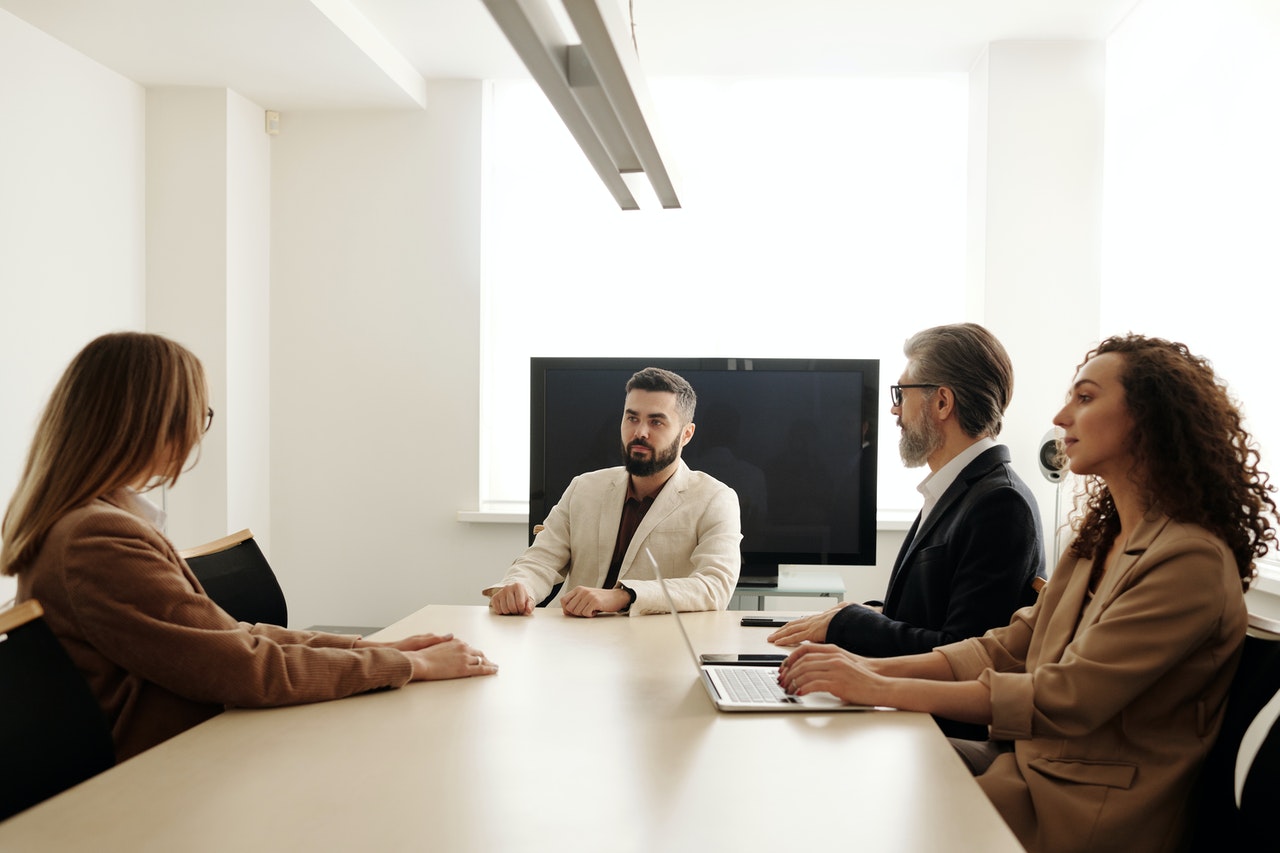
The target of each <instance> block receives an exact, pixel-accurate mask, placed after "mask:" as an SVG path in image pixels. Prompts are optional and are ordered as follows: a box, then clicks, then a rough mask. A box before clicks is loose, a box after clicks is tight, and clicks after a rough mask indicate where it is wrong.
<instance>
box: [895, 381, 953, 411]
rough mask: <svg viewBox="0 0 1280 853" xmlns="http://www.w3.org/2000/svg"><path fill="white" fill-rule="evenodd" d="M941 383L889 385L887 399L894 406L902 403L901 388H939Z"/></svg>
mask: <svg viewBox="0 0 1280 853" xmlns="http://www.w3.org/2000/svg"><path fill="white" fill-rule="evenodd" d="M941 387H942V386H941V385H890V386H889V400H890V401H891V402H892V403H893V405H895V406H901V405H902V389H903V388H941Z"/></svg>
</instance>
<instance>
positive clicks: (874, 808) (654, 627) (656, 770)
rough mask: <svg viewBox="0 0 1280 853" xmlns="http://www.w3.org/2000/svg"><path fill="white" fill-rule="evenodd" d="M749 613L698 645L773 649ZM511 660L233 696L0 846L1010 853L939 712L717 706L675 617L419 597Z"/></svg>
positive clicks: (715, 628)
mask: <svg viewBox="0 0 1280 853" xmlns="http://www.w3.org/2000/svg"><path fill="white" fill-rule="evenodd" d="M740 615H741V614H740V613H735V612H720V613H689V614H685V615H684V617H683V618H684V620H685V626H686V628H687V629H688V632H689V635H690V637H691V640H692V642H693V645H694V646H695V648H696V649H697V650H698V651H699V652H768V651H777V650H776V649H774V648H773V647H770V646H769V645H768V643H767V642H766V641H765V637H766V636H767V635H768V633H769V629H766V628H744V627H741V626H740V625H739V624H738V619H739V616H740ZM421 632H435V633H443V632H453V633H454V634H455V635H457V636H459V637H461V638H463V639H465V640H466V641H467V642H469V643H471V644H472V645H474V646H476V647H477V648H480V649H482V650H483V651H484V652H485V654H486V655H488V656H489V657H490V658H491V659H492V660H494V661H496V662H497V663H498V664H499V665H500V667H501V670H500V672H499V674H498V675H496V676H492V677H487V678H474V679H463V680H457V681H445V682H427V683H415V684H410V685H408V686H406V687H404V688H402V689H400V690H387V691H379V692H374V693H368V694H364V695H360V696H354V697H351V698H348V699H343V700H339V701H335V702H324V703H318V704H313V705H300V706H293V707H287V708H271V709H263V710H243V709H242V710H230V711H227V712H226V713H224V714H221V715H219V716H217V717H215V718H213V719H212V720H209V721H208V722H206V723H203V724H201V725H199V726H197V727H195V728H194V729H191V730H189V731H187V732H185V733H183V734H181V735H179V736H177V737H175V738H172V739H171V740H169V741H166V742H165V743H163V744H160V745H159V746H157V747H155V748H153V749H151V750H148V751H147V752H145V753H143V754H142V755H140V756H138V757H136V758H134V759H132V760H130V761H126V762H124V763H123V764H121V765H119V766H117V767H115V768H112V769H111V770H108V771H107V772H105V773H103V774H100V775H99V776H97V777H95V778H93V779H90V780H89V781H87V782H85V783H83V784H81V785H79V786H77V787H75V788H73V789H71V790H69V791H66V792H64V793H63V794H60V795H59V796H57V797H54V798H53V799H51V800H48V801H46V802H44V803H42V804H40V805H38V806H35V807H34V808H32V809H29V810H28V811H26V812H24V813H22V814H19V815H17V816H15V817H13V818H11V819H10V820H8V821H6V822H4V823H0V851H10V850H21V851H43V850H56V851H63V850H94V851H131V853H136V851H214V850H217V851H224V850H271V851H293V850H299V851H301V850H306V851H330V850H343V851H345V850H353V851H354V850H360V851H363V850H378V851H418V850H438V851H495V852H496V853H505V851H548V853H565V851H646V852H647V851H662V852H663V853H665V851H719V850H724V851H755V850H768V851H777V850H786V849H795V848H797V847H804V848H806V849H814V850H832V851H834V850H849V849H856V850H861V851H899V850H900V851H938V850H946V851H982V853H997V851H1005V850H1008V851H1017V850H1020V849H1021V848H1020V847H1019V845H1018V843H1017V841H1016V840H1015V839H1014V837H1013V835H1012V834H1011V833H1010V832H1009V830H1008V829H1007V828H1006V826H1005V824H1004V823H1003V821H1002V820H1001V819H1000V817H999V815H998V814H997V813H996V811H995V810H994V809H993V808H992V806H991V805H990V803H989V802H988V801H987V799H986V797H985V796H984V795H983V793H982V791H981V790H980V789H979V788H978V786H977V785H976V784H975V783H974V781H973V779H972V778H971V777H970V776H969V774H968V772H967V771H966V770H965V768H964V765H963V764H962V763H961V761H960V760H959V758H958V757H957V756H956V755H955V754H954V752H953V750H952V748H951V746H950V745H949V744H948V742H947V741H946V739H945V738H944V737H943V736H942V735H941V733H940V732H939V731H938V729H937V727H936V726H935V724H934V723H933V721H932V720H931V719H930V718H929V717H928V716H927V715H924V714H916V713H907V712H901V711H868V712H844V713H830V712H806V713H786V714H777V713H723V712H717V711H716V710H715V709H714V708H713V707H712V705H711V703H710V701H709V699H708V697H707V696H706V694H705V692H704V690H703V687H702V685H701V682H700V681H699V680H698V676H697V673H696V671H695V668H694V664H693V661H692V660H691V658H690V656H689V654H688V651H687V648H686V646H685V645H684V642H683V640H682V639H681V635H680V633H679V631H678V626H677V625H676V623H675V621H674V618H673V617H672V616H670V615H669V614H667V615H655V616H640V617H631V618H628V617H625V616H612V617H598V618H595V619H577V618H572V617H566V616H564V615H563V614H562V613H561V612H560V610H558V609H550V608H548V609H545V610H538V611H536V612H535V613H534V615H533V616H531V617H512V616H495V615H493V614H491V613H490V612H489V611H488V609H487V608H485V607H483V606H439V605H431V606H428V607H424V608H422V609H421V610H419V611H417V612H416V613H414V614H412V615H411V616H409V617H407V618H405V619H403V620H401V621H399V622H397V623H395V624H394V625H391V626H390V627H388V628H386V629H384V630H383V631H381V632H380V633H379V634H378V635H376V636H375V637H374V638H375V639H394V638H398V637H401V636H405V635H408V634H412V633H421Z"/></svg>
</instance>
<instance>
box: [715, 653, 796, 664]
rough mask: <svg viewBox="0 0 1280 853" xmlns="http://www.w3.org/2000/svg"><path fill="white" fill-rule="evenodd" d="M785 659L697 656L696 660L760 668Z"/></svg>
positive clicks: (779, 656) (742, 656)
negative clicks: (755, 665)
mask: <svg viewBox="0 0 1280 853" xmlns="http://www.w3.org/2000/svg"><path fill="white" fill-rule="evenodd" d="M786 659H787V656H786V655H748V654H740V655H733V654H728V655H698V660H700V661H702V662H703V663H754V664H759V665H760V666H777V665H778V664H780V663H782V662H783V661H784V660H786Z"/></svg>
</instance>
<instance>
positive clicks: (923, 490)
mask: <svg viewBox="0 0 1280 853" xmlns="http://www.w3.org/2000/svg"><path fill="white" fill-rule="evenodd" d="M995 446H996V440H995V439H994V438H992V437H991V436H983V437H982V438H980V439H978V440H977V441H975V442H974V443H973V444H971V445H969V446H968V447H966V448H965V449H964V450H962V451H960V452H959V453H957V454H956V455H955V457H954V458H953V459H952V460H951V461H950V462H948V463H947V464H946V465H943V466H942V467H941V468H939V469H938V470H937V471H934V472H932V473H930V474H929V476H928V477H925V478H924V479H923V480H921V481H920V485H918V486H916V491H917V492H919V493H920V494H922V495H924V506H922V507H921V508H920V526H921V527H923V526H924V520H925V519H926V518H928V517H929V513H931V512H933V508H934V507H935V506H937V505H938V501H939V500H940V499H941V498H942V496H943V495H944V494H945V493H946V491H947V489H949V488H951V484H952V483H954V482H955V481H956V477H959V476H960V472H961V471H963V470H964V469H965V466H966V465H968V464H969V463H970V462H972V461H973V460H975V459H977V458H978V457H979V456H981V455H982V454H983V453H985V452H986V451H988V450H990V449H991V448H993V447H995Z"/></svg>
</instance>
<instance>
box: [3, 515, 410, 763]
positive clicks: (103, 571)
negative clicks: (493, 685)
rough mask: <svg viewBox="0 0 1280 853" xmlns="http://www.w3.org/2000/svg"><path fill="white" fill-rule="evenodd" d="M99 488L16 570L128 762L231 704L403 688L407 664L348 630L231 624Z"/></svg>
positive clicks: (179, 563) (144, 527) (179, 564)
mask: <svg viewBox="0 0 1280 853" xmlns="http://www.w3.org/2000/svg"><path fill="white" fill-rule="evenodd" d="M126 504H127V500H125V499H117V498H104V499H100V500H96V501H94V502H93V503H91V504H89V505H88V506H85V507H81V508H80V509H77V510H73V511H72V512H70V513H68V514H67V515H66V516H65V517H63V518H62V519H60V520H59V521H58V522H57V524H55V525H54V526H53V528H52V529H51V530H50V532H49V535H48V537H47V538H46V539H45V542H44V544H43V545H42V546H41V547H40V551H39V553H38V554H37V555H36V557H35V559H34V560H33V561H32V562H31V563H30V564H29V565H27V566H26V567H25V568H23V570H22V571H21V573H20V574H19V575H18V600H19V601H25V600H26V599H29V598H36V599H39V601H40V603H41V605H42V606H43V607H44V613H45V619H46V620H47V621H48V624H49V627H50V628H52V629H53V632H54V633H55V634H56V635H57V636H58V639H59V640H61V641H62V645H63V646H64V647H65V648H66V649H67V652H68V654H70V656H71V659H72V660H73V661H75V663H76V666H77V667H78V668H79V669H80V671H81V672H83V673H84V674H85V677H86V678H87V679H88V681H89V686H90V688H91V689H92V690H93V694H94V695H95V696H96V697H97V699H98V702H99V703H100V704H101V705H102V708H103V711H105V712H106V714H107V718H108V720H109V721H110V722H111V727H112V734H113V736H114V738H115V743H116V753H117V757H118V758H119V759H120V760H124V759H126V758H129V757H131V756H133V755H136V754H137V753H139V752H142V751H143V750H144V749H148V748H149V747H151V746H154V745H155V744H157V743H160V742H161V741H163V740H166V739H168V738H170V737H172V736H173V735H176V734H178V733H179V732H181V731H184V730H186V729H188V728H190V727H191V726H194V725H196V724H197V723H200V722H203V721H204V720H206V719H208V718H210V717H212V716H214V715H215V714H217V713H219V712H220V711H222V710H223V708H224V707H226V706H228V705H238V706H242V707H264V706H270V705H289V704H296V703H302V702H315V701H320V700H325V699H337V698H339V697H342V696H349V695H351V694H353V693H360V692H363V691H366V690H372V689H374V688H378V687H399V686H401V685H403V684H405V683H406V682H407V681H408V680H409V677H410V674H411V671H412V664H410V662H409V659H408V658H407V657H405V656H404V655H403V654H401V653H400V652H398V651H396V650H394V649H353V648H351V646H352V644H354V643H355V641H356V640H357V639H358V638H357V637H353V636H339V635H335V634H317V633H314V632H309V631H290V630H287V629H285V628H280V627H277V626H273V625H252V626H251V625H245V624H242V623H239V622H236V621H235V620H234V619H232V618H231V617H230V616H228V615H227V614H226V613H225V612H224V611H223V610H221V609H220V608H219V607H218V606H217V605H216V604H214V603H213V601H212V600H211V599H210V598H209V597H208V596H206V595H205V594H204V591H203V590H202V589H201V588H200V583H199V581H197V580H196V578H195V575H193V574H192V573H191V570H190V569H189V568H187V564H186V563H185V562H184V561H183V560H182V558H181V557H179V556H178V553H177V551H176V550H174V547H173V545H172V544H170V542H169V540H168V539H166V538H165V537H164V536H163V535H162V534H161V533H160V532H159V531H158V530H156V528H155V527H154V526H152V525H151V524H150V523H149V522H147V521H145V520H143V519H142V518H140V517H138V516H136V515H134V514H133V513H132V512H130V511H128V510H127V509H125V508H124V507H125V505H126Z"/></svg>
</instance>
